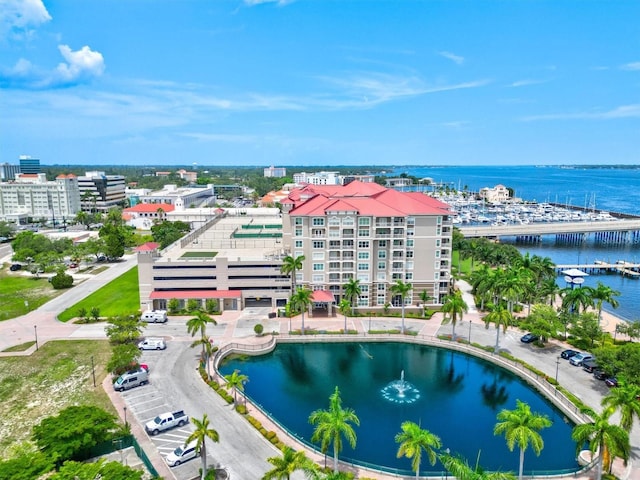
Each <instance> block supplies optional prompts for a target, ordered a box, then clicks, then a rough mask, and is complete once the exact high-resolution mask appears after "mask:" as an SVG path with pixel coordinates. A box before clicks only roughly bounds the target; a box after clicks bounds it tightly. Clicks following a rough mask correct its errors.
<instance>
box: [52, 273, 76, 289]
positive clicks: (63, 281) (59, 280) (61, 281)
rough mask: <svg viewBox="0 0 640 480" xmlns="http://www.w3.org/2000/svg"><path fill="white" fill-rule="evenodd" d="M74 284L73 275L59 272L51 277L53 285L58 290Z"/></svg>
mask: <svg viewBox="0 0 640 480" xmlns="http://www.w3.org/2000/svg"><path fill="white" fill-rule="evenodd" d="M72 285H73V277H72V276H71V275H67V274H66V273H57V274H56V275H54V276H53V277H51V286H52V287H53V288H55V289H56V290H60V289H62V288H70V287H71V286H72Z"/></svg>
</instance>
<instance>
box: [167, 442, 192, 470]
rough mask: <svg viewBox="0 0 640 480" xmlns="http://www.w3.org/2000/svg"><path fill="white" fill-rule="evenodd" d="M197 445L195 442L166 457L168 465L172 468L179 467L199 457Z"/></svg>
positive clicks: (177, 449)
mask: <svg viewBox="0 0 640 480" xmlns="http://www.w3.org/2000/svg"><path fill="white" fill-rule="evenodd" d="M196 444H197V442H196V441H195V440H194V441H192V442H191V443H189V444H188V445H184V446H182V447H178V448H176V449H175V450H174V451H173V452H171V453H170V454H169V455H167V456H166V457H165V460H166V461H167V465H169V466H170V467H177V466H178V465H180V464H181V463H184V462H186V461H187V460H191V459H192V458H195V457H196V456H197V455H198V454H197V453H196Z"/></svg>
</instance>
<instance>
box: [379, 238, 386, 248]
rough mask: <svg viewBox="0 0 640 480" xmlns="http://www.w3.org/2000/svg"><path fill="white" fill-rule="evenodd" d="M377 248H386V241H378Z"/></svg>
mask: <svg viewBox="0 0 640 480" xmlns="http://www.w3.org/2000/svg"><path fill="white" fill-rule="evenodd" d="M378 246H379V247H380V248H387V241H386V240H380V242H379V243H378Z"/></svg>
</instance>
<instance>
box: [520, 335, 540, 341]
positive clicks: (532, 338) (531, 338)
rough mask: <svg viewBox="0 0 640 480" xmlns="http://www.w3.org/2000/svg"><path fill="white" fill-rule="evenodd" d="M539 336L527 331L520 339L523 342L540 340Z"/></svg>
mask: <svg viewBox="0 0 640 480" xmlns="http://www.w3.org/2000/svg"><path fill="white" fill-rule="evenodd" d="M538 338H539V337H538V336H537V335H535V334H533V333H527V334H525V335H523V336H522V338H521V339H520V341H521V342H522V343H533V342H535V341H536V340H538Z"/></svg>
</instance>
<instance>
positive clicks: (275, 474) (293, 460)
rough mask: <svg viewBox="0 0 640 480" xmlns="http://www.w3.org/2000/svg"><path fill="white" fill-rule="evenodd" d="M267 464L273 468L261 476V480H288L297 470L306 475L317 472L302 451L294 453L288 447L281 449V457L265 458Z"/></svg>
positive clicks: (313, 464)
mask: <svg viewBox="0 0 640 480" xmlns="http://www.w3.org/2000/svg"><path fill="white" fill-rule="evenodd" d="M267 462H269V463H270V464H271V465H273V468H272V469H271V470H269V471H268V472H267V473H265V474H264V475H263V477H262V480H289V478H291V474H292V473H293V472H295V471H297V470H304V471H305V472H307V473H315V472H316V471H317V470H318V467H317V466H316V464H315V463H313V461H312V460H311V459H310V458H309V457H307V456H306V455H305V453H304V452H303V451H299V452H296V451H295V450H294V449H293V448H291V447H288V446H285V447H284V448H283V449H282V456H277V457H270V458H267Z"/></svg>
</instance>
